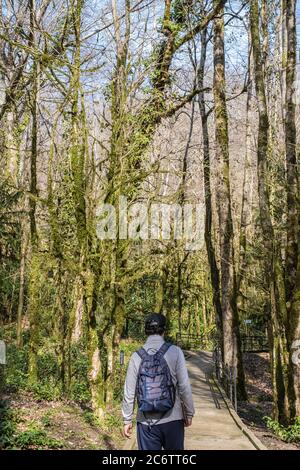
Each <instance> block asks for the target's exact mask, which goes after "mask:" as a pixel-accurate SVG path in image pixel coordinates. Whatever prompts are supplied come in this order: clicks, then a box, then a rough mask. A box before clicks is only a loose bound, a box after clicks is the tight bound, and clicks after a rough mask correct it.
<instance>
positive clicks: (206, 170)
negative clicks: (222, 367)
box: [198, 28, 223, 349]
mask: <svg viewBox="0 0 300 470" xmlns="http://www.w3.org/2000/svg"><path fill="white" fill-rule="evenodd" d="M206 51H207V28H204V30H203V31H202V32H201V56H200V64H199V70H198V87H199V89H200V90H203V89H204V72H205V64H206ZM198 103H199V109H200V116H201V124H202V145H203V183H204V196H205V231H204V238H205V245H206V251H207V258H208V264H209V269H210V279H211V285H212V290H213V305H214V309H215V317H216V324H217V329H218V336H219V338H220V340H221V341H222V307H221V298H220V273H219V268H218V265H217V261H216V252H215V247H214V243H213V233H212V197H211V165H210V142H209V130H208V113H207V112H206V107H205V94H204V91H201V92H200V93H199V97H198ZM222 349H223V345H222Z"/></svg>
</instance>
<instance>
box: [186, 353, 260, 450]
mask: <svg viewBox="0 0 300 470" xmlns="http://www.w3.org/2000/svg"><path fill="white" fill-rule="evenodd" d="M187 366H188V370H189V376H190V380H191V385H192V390H193V397H194V403H195V409H196V415H195V416H194V419H193V425H192V426H191V427H190V428H187V429H186V437H185V448H186V449H190V450H255V447H254V446H253V444H252V443H251V441H250V440H249V439H248V437H247V436H245V434H243V432H242V430H241V429H240V428H239V427H238V426H237V424H236V423H235V421H234V420H233V418H232V416H231V415H230V413H229V411H228V408H227V406H226V404H225V402H224V400H223V398H222V396H221V394H220V392H219V391H218V389H217V388H216V386H215V385H214V384H213V381H212V380H209V373H210V371H211V370H212V367H213V363H212V357H211V353H209V352H200V353H190V355H189V357H188V359H187Z"/></svg>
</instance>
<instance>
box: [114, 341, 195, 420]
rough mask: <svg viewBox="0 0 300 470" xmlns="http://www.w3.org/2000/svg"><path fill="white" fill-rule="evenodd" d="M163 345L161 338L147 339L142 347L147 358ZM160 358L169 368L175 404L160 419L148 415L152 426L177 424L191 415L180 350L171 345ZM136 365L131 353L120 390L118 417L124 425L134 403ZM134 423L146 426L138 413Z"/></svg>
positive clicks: (131, 412) (189, 392)
mask: <svg viewBox="0 0 300 470" xmlns="http://www.w3.org/2000/svg"><path fill="white" fill-rule="evenodd" d="M163 343H164V339H163V337H162V336H160V335H151V336H148V339H147V341H146V343H145V344H144V346H143V347H144V349H145V350H146V351H147V352H148V354H155V353H156V351H158V350H159V348H160V347H161V345H162V344H163ZM164 357H165V359H166V362H167V364H168V366H169V369H170V372H171V375H172V379H173V383H174V385H175V388H176V397H175V404H174V407H173V408H172V409H171V410H170V411H168V412H167V413H166V414H165V415H164V416H163V417H161V415H152V416H151V418H152V422H153V424H156V422H157V424H163V423H168V422H170V421H177V420H181V419H183V418H184V415H185V416H186V417H192V416H194V414H195V409H194V403H193V397H192V391H191V386H190V381H189V377H188V372H187V368H186V364H185V359H184V355H183V352H182V350H181V349H180V348H179V347H178V346H175V345H172V346H170V348H169V349H168V351H167V352H166V354H165V356H164ZM140 364H141V358H140V356H139V355H138V354H137V353H134V354H133V355H132V356H131V359H130V361H129V365H128V369H127V374H126V380H125V386H124V398H123V405H122V414H123V419H124V423H125V424H128V423H131V421H132V416H133V410H134V402H135V398H136V397H135V394H136V381H137V376H138V371H139V367H140ZM183 408H184V410H183ZM158 420H159V421H158ZM137 421H138V422H140V423H143V424H148V421H147V419H146V418H145V416H144V414H143V413H141V412H140V411H139V410H138V413H137Z"/></svg>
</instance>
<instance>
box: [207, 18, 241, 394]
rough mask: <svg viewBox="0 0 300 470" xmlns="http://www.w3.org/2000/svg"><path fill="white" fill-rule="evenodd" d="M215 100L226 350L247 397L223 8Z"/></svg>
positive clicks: (217, 33)
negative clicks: (226, 83)
mask: <svg viewBox="0 0 300 470" xmlns="http://www.w3.org/2000/svg"><path fill="white" fill-rule="evenodd" d="M214 104H215V108H214V114H215V141H216V160H217V164H218V183H217V205H218V219H219V234H220V235H219V239H220V275H221V279H220V281H221V307H222V327H223V328H222V332H223V353H224V362H225V364H227V365H228V366H235V367H237V374H238V392H239V395H240V397H241V398H245V397H246V389H245V379H244V370H243V363H242V353H241V343H240V332H239V319H238V310H237V292H236V278H235V260H234V250H233V223H232V213H231V194H230V175H229V145H228V117H227V109H226V95H225V52H224V10H221V11H220V15H219V17H218V18H216V19H215V22H214Z"/></svg>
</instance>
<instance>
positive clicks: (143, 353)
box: [136, 348, 148, 361]
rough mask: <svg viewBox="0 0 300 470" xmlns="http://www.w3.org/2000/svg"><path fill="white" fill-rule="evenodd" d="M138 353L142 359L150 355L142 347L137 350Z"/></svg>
mask: <svg viewBox="0 0 300 470" xmlns="http://www.w3.org/2000/svg"><path fill="white" fill-rule="evenodd" d="M136 353H137V354H138V355H139V356H140V358H141V359H142V361H143V360H144V359H145V358H146V357H147V356H148V353H147V351H146V350H145V349H144V348H140V349H138V350H137V351H136Z"/></svg>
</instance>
